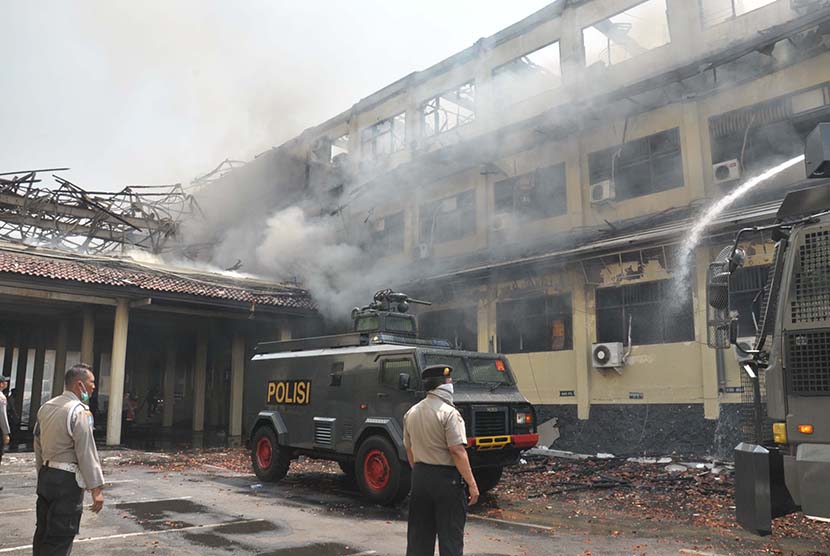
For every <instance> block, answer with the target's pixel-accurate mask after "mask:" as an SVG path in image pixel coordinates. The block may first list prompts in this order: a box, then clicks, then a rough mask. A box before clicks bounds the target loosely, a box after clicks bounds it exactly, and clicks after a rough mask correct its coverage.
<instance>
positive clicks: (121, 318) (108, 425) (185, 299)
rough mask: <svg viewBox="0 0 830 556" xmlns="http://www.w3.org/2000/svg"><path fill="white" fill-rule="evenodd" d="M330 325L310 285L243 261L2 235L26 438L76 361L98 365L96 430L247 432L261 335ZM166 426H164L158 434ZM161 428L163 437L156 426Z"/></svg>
mask: <svg viewBox="0 0 830 556" xmlns="http://www.w3.org/2000/svg"><path fill="white" fill-rule="evenodd" d="M317 325H318V319H317V314H316V312H315V310H314V306H313V304H312V302H311V299H310V297H309V296H308V294H307V292H306V291H304V290H302V289H300V288H297V287H294V286H290V285H282V284H274V283H270V282H266V281H262V280H259V279H256V278H253V277H249V276H245V275H241V274H238V273H231V272H215V271H212V272H209V271H196V270H193V269H184V268H175V267H170V266H162V265H160V264H148V263H143V262H138V261H136V260H133V259H129V258H114V257H103V256H83V255H77V254H68V253H66V252H63V251H51V250H45V249H40V248H37V249H35V248H25V247H21V246H19V245H15V244H10V243H0V344H2V346H3V347H2V348H0V358H2V365H3V368H2V374H4V375H6V376H11V386H10V388H11V390H12V391H13V392H14V396H13V398H12V400H13V401H12V403H13V405H14V408H15V410H16V411H17V414H18V415H21V416H22V418H21V422H22V427H21V430H20V431H19V432H18V434H17V435H16V438H15V440H16V441H23V442H25V441H26V437H27V433H28V431H30V430H31V428H32V426H33V425H34V423H33V420H34V418H35V416H36V413H37V411H36V408H39V407H40V405H41V404H42V403H43V402H44V401H45V400H47V399H48V398H49V397H50V396H52V395H56V394H58V393H59V392H60V391H61V390H62V386H63V380H62V377H63V373H64V371H65V370H66V369H67V368H68V367H70V366H72V365H73V364H75V363H78V362H85V363H89V364H90V365H92V367H93V368H94V370H95V375H96V382H97V391H96V393H95V395H94V396H93V398H92V400H91V408H92V410H93V412H94V413H95V415H96V430H100V431H102V432H103V431H106V443H107V444H108V445H119V444H121V443H122V440H124V437H125V435H126V436H129V435H130V434H131V432H132V431H133V430H134V431H135V434H136V436H139V434H138V433H139V432H140V433H141V436H144V437H145V438H146V436H147V434H148V432H149V433H153V431H157V432H158V434H159V435H162V433H166V434H163V435H164V436H168V437H170V438H177V437H178V438H180V437H181V436H182V433H185V432H192V433H195V435H196V436H195V437H194V441H195V442H198V438H199V436H200V435H201V434H203V433H204V431H206V430H208V431H212V432H214V433H216V434H218V435H219V436H220V437H225V438H226V440H227V442H228V443H229V444H232V445H233V444H237V443H239V442H240V441H241V438H242V435H243V434H244V432H245V431H243V430H242V399H243V392H242V389H243V383H244V373H245V366H246V362H247V361H248V360H249V359H250V357H249V356H250V353H251V350H252V349H253V347H254V345H255V344H256V342H257V341H260V340H264V339H287V338H291V337H296V336H299V335H305V334H307V333H310V332H311V331H312V330H315V329H316V328H317ZM153 434H155V433H153ZM153 434H151V436H152V435H153Z"/></svg>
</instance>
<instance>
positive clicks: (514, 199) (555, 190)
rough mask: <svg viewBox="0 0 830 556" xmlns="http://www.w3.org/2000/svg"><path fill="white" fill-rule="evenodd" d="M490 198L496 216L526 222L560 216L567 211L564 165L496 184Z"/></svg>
mask: <svg viewBox="0 0 830 556" xmlns="http://www.w3.org/2000/svg"><path fill="white" fill-rule="evenodd" d="M493 195H494V211H495V213H496V214H513V215H514V216H516V217H518V218H525V219H528V220H538V219H541V218H552V217H554V216H562V215H563V214H566V213H567V212H568V190H567V184H566V180H565V163H564V162H562V163H560V164H556V165H554V166H547V167H545V168H539V169H537V170H536V171H535V172H532V173H530V174H524V175H522V176H517V177H515V178H509V179H506V180H502V181H499V182H496V183H495V184H494V186H493Z"/></svg>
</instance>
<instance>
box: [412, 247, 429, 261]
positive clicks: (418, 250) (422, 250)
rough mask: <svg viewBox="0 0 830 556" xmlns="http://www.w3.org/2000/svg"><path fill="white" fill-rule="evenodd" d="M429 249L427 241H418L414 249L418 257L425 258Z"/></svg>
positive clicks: (427, 256)
mask: <svg viewBox="0 0 830 556" xmlns="http://www.w3.org/2000/svg"><path fill="white" fill-rule="evenodd" d="M430 251H431V249H430V248H429V243H419V244H418V245H417V248H416V249H415V254H416V255H417V257H418V258H419V259H427V258H429V255H430Z"/></svg>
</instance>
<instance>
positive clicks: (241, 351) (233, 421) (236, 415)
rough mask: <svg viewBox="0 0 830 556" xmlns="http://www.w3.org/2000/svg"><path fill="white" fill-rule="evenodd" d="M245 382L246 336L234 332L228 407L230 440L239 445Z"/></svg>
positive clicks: (231, 442) (232, 443)
mask: <svg viewBox="0 0 830 556" xmlns="http://www.w3.org/2000/svg"><path fill="white" fill-rule="evenodd" d="M244 382H245V337H244V336H242V335H241V334H239V333H236V334H234V336H233V343H232V344H231V399H230V404H229V407H228V412H229V415H228V441H229V443H230V444H231V445H239V443H240V442H241V440H242V391H243V385H244Z"/></svg>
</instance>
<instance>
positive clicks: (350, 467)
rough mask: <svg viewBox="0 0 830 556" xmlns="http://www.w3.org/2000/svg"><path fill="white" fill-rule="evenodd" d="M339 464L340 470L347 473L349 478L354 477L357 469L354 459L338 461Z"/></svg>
mask: <svg viewBox="0 0 830 556" xmlns="http://www.w3.org/2000/svg"><path fill="white" fill-rule="evenodd" d="M337 465H339V466H340V471H342V472H343V473H345V474H346V476H347V477H348V478H350V479H354V477H355V471H354V462H353V461H338V462H337Z"/></svg>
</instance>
